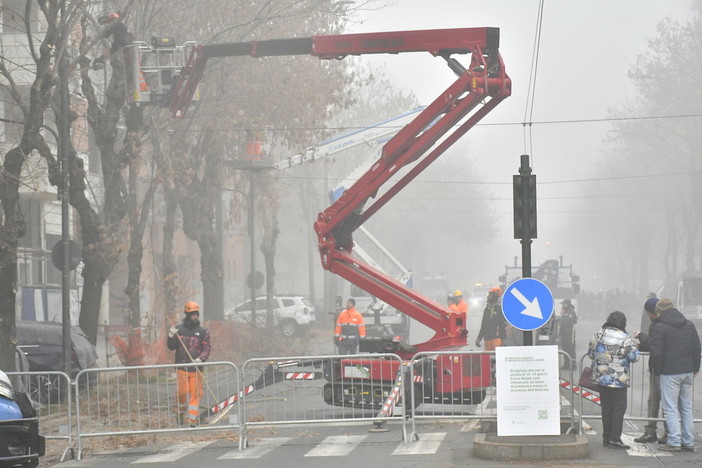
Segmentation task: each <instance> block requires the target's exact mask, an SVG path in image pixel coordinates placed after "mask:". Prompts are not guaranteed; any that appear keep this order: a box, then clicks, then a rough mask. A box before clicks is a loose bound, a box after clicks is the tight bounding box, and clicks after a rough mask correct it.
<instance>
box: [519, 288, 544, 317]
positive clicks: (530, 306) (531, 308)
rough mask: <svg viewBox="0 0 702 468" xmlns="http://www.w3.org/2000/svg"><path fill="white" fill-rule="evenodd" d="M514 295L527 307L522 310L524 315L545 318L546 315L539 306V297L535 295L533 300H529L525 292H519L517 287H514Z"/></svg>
mask: <svg viewBox="0 0 702 468" xmlns="http://www.w3.org/2000/svg"><path fill="white" fill-rule="evenodd" d="M511 291H512V295H513V296H514V297H516V298H517V300H518V301H519V302H521V303H522V305H523V306H524V307H525V309H524V310H523V311H522V315H528V316H529V317H534V318H537V319H539V320H541V319H543V318H544V316H543V314H542V313H541V307H540V306H539V298H538V297H535V298H534V300H533V301H529V299H527V298H526V297H524V294H522V293H521V292H519V290H518V289H517V288H512V290H511Z"/></svg>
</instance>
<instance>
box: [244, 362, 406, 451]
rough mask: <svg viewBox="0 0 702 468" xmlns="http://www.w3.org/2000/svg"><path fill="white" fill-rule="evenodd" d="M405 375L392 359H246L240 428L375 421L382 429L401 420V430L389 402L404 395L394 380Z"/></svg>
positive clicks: (400, 364)
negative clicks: (242, 426)
mask: <svg viewBox="0 0 702 468" xmlns="http://www.w3.org/2000/svg"><path fill="white" fill-rule="evenodd" d="M403 369H404V366H403V363H402V360H401V359H400V357H399V356H397V355H395V354H355V355H343V356H342V355H320V356H297V357H294V356H293V357H290V356H287V357H277V358H275V357H274V358H261V359H249V360H248V361H246V362H245V363H244V365H243V366H242V375H243V381H244V382H245V383H247V385H246V386H245V387H244V389H243V394H244V395H243V398H242V418H243V420H244V421H245V422H244V423H243V424H244V425H245V429H246V428H248V427H254V426H267V425H280V424H312V423H332V422H334V423H338V422H368V421H373V422H374V423H376V424H378V425H381V424H383V423H385V422H387V421H389V420H401V421H402V423H403V430H404V424H405V421H404V418H400V416H399V415H398V412H396V411H394V406H395V405H394V402H395V401H397V400H396V399H394V398H393V395H394V396H396V395H397V392H399V391H401V389H402V387H401V383H400V385H398V376H399V375H402V370H403ZM398 371H399V372H398ZM371 374H373V376H374V378H373V379H371V378H370V376H371ZM249 382H254V383H252V384H248V383H249ZM273 384H275V385H273ZM254 391H255V392H254ZM393 392H394V393H393ZM245 429H244V430H245ZM245 446H246V445H245V443H244V447H245Z"/></svg>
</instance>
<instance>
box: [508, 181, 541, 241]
mask: <svg viewBox="0 0 702 468" xmlns="http://www.w3.org/2000/svg"><path fill="white" fill-rule="evenodd" d="M525 183H526V184H527V187H526V189H525V188H524V187H523V184H525ZM512 187H513V197H514V238H515V239H525V238H529V239H536V175H527V176H524V175H521V174H520V175H514V176H512ZM525 217H526V222H527V223H528V228H529V230H528V231H527V232H526V233H524V232H523V229H524V222H525ZM525 234H526V235H525Z"/></svg>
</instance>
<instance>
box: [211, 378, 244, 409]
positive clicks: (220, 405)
mask: <svg viewBox="0 0 702 468" xmlns="http://www.w3.org/2000/svg"><path fill="white" fill-rule="evenodd" d="M253 391H254V386H253V385H249V386H248V387H246V388H245V389H243V390H241V391H240V392H239V393H235V394H234V395H232V396H230V397H229V398H227V399H226V400H224V401H222V402H220V403H217V404H216V405H215V406H213V407H212V408H210V411H212V413H219V412H220V411H222V410H223V409H224V408H226V407H227V406H229V405H231V404H232V403H236V401H237V400H239V398H241V397H243V396H244V395H248V394H249V393H252V392H253Z"/></svg>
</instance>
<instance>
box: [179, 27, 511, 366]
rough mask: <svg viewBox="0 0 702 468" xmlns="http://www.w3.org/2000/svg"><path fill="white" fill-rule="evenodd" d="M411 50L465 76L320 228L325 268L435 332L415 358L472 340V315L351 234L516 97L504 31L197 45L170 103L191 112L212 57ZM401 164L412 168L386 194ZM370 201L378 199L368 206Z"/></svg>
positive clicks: (393, 144) (388, 148)
mask: <svg viewBox="0 0 702 468" xmlns="http://www.w3.org/2000/svg"><path fill="white" fill-rule="evenodd" d="M405 52H428V53H430V54H431V55H433V56H438V57H442V58H443V59H445V60H446V62H447V64H448V66H449V68H450V69H451V70H452V71H453V72H454V73H455V74H456V75H457V76H458V77H457V79H456V81H455V82H454V83H453V84H451V85H450V86H449V87H448V88H447V89H446V90H445V91H444V92H443V93H442V94H441V95H440V96H439V97H438V98H436V99H435V100H434V101H433V102H432V103H431V104H430V105H429V106H427V108H426V109H424V110H423V111H422V112H421V113H420V114H419V115H418V116H417V117H416V118H415V119H414V120H413V121H412V122H410V123H409V124H408V125H407V126H406V127H404V128H403V129H402V130H401V131H400V132H398V133H397V134H396V135H395V136H394V137H393V138H392V139H391V140H390V141H388V143H386V144H385V146H384V147H383V150H382V155H381V157H380V159H379V160H378V161H376V162H375V164H373V166H372V167H371V168H370V169H369V170H368V171H367V172H366V173H365V174H364V175H363V176H362V177H361V178H360V179H359V180H358V181H357V182H356V183H354V184H353V185H352V186H351V187H349V188H348V189H347V190H346V191H345V192H344V194H343V195H342V196H341V197H340V198H339V199H338V200H337V201H335V202H334V203H332V205H331V206H329V207H328V208H327V209H325V210H324V211H323V212H321V213H320V214H319V215H318V217H317V221H316V222H315V225H314V228H315V232H316V233H317V236H318V240H319V249H320V255H321V260H322V266H323V267H324V268H325V269H327V270H329V271H331V272H332V273H336V274H338V275H339V276H341V277H343V278H345V279H346V280H348V281H350V282H352V283H354V284H356V285H358V286H359V287H361V288H362V289H364V290H366V291H367V292H369V293H370V294H372V295H374V296H376V297H377V298H379V299H380V300H382V301H384V302H386V303H388V304H390V305H392V306H393V307H395V308H397V309H398V310H401V311H402V312H404V313H406V314H408V315H409V316H410V317H412V318H414V319H415V320H417V321H419V322H421V323H423V324H424V325H426V326H428V327H429V328H431V329H433V330H435V335H434V336H433V337H432V338H430V339H429V340H428V341H426V342H424V343H422V344H419V345H417V346H415V347H412V349H411V350H401V353H400V354H401V356H402V357H403V358H409V357H411V356H412V355H413V354H414V353H415V352H417V351H432V350H437V349H445V348H448V347H452V346H460V345H463V344H465V343H466V336H467V330H466V329H465V317H464V316H462V315H461V314H451V313H449V312H448V311H447V310H446V309H445V308H444V307H443V306H442V305H439V304H438V303H436V302H434V301H432V300H429V299H427V298H425V297H423V296H421V295H420V294H418V293H416V292H415V291H413V290H412V289H410V288H408V287H407V286H406V285H403V284H401V283H399V282H398V281H396V280H394V279H393V278H390V277H388V276H387V275H384V274H382V273H380V272H378V271H376V270H374V269H373V268H371V267H370V266H368V265H367V264H365V263H363V262H361V261H359V260H358V259H356V258H354V257H353V256H352V255H351V253H352V249H353V240H352V233H353V232H354V231H355V230H356V229H357V228H358V227H359V226H360V225H362V224H363V223H364V222H365V221H367V220H368V219H369V218H370V217H371V216H372V215H374V214H375V213H376V212H377V211H378V210H379V209H380V208H381V207H382V206H383V205H385V204H386V203H387V202H388V201H389V200H390V199H391V198H392V197H393V196H394V195H396V194H397V193H398V192H399V191H400V190H401V189H402V188H403V187H405V186H406V185H407V184H408V183H409V182H410V181H412V180H413V179H414V178H415V177H416V176H417V175H419V174H420V173H421V172H422V171H423V170H424V169H425V168H426V167H427V166H428V165H429V164H431V163H432V162H433V161H434V160H436V159H437V158H438V157H439V156H440V155H441V154H442V153H443V152H444V151H446V149H448V148H449V147H450V146H451V145H453V144H454V143H455V142H456V141H457V140H458V139H459V138H460V137H462V136H463V135H464V134H465V133H466V132H467V131H468V130H470V129H471V128H472V127H473V126H475V124H477V123H478V122H479V121H480V120H481V119H482V118H483V117H485V115H487V114H488V113H489V112H490V111H491V110H492V109H494V108H495V107H496V106H497V105H498V104H499V103H500V102H502V100H503V99H505V98H507V97H508V96H509V95H510V93H511V80H510V79H509V77H508V76H507V74H506V72H505V67H504V63H503V61H502V58H501V56H500V54H499V29H497V28H464V29H442V30H426V31H396V32H381V33H366V34H345V35H333V36H314V37H310V38H298V39H282V40H267V41H252V42H243V43H231V44H219V45H205V46H196V47H194V48H193V50H192V53H191V55H190V57H189V58H188V61H187V63H186V66H185V67H184V69H183V70H182V73H181V74H180V77H179V79H178V81H177V82H176V83H175V85H174V88H173V92H172V95H171V97H172V99H171V105H170V108H171V111H172V112H173V113H174V116H176V117H183V116H184V115H185V111H186V107H187V105H188V103H189V102H190V100H191V98H192V96H193V94H194V93H195V90H196V89H197V84H198V83H199V82H200V80H201V79H202V74H203V72H204V69H205V65H206V63H207V60H208V59H209V58H212V57H229V56H245V55H249V56H252V57H256V58H260V57H266V56H275V55H278V56H280V55H313V56H316V57H319V58H320V59H341V58H344V57H346V56H348V55H365V54H381V53H390V54H395V53H405ZM455 54H470V64H469V66H468V67H464V66H463V65H462V64H461V63H460V62H458V60H456V59H455V58H454V57H452V56H453V55H455ZM411 164H412V166H410V165H411ZM401 169H407V172H406V173H405V174H404V175H403V176H402V177H400V179H399V180H398V181H396V182H394V183H393V184H392V185H390V186H389V187H388V188H387V190H386V191H385V192H384V193H382V194H380V195H379V191H380V189H381V188H382V187H383V186H384V185H385V184H386V183H387V182H388V181H389V180H390V179H391V178H392V177H393V176H395V175H396V174H397V173H398V171H399V170H401ZM376 197H377V198H376ZM371 198H375V201H374V202H373V203H372V204H370V206H368V207H365V206H366V204H367V203H369V201H370V199H371ZM364 207H365V209H364Z"/></svg>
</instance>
